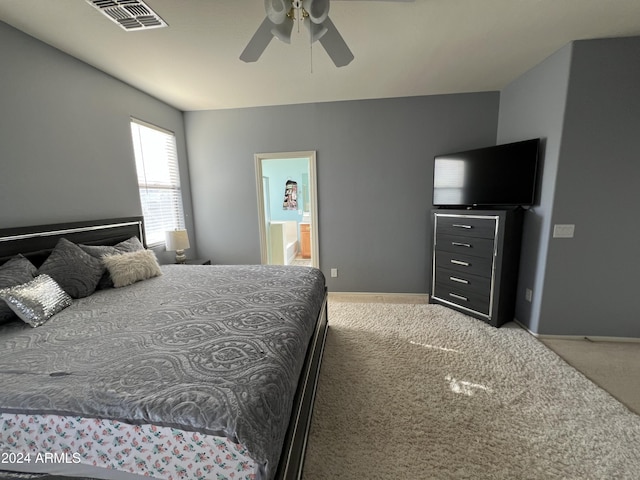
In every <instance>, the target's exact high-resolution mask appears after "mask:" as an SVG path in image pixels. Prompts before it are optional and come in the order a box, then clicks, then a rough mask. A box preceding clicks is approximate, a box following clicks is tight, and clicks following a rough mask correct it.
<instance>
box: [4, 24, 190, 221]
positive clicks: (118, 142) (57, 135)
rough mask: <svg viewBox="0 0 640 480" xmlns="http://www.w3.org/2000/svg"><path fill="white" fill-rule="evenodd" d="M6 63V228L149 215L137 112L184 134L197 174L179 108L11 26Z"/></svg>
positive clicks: (181, 147) (181, 148)
mask: <svg viewBox="0 0 640 480" xmlns="http://www.w3.org/2000/svg"><path fill="white" fill-rule="evenodd" d="M0 65H2V68H1V69H0V86H1V87H2V88H0V111H1V112H2V115H0V172H1V173H0V228H5V227H14V226H24V225H38V224H47V223H58V222H67V221H76V220H78V221H80V220H90V219H96V218H115V217H124V216H132V215H140V214H141V207H140V198H139V196H138V185H137V180H136V170H135V162H134V160H133V149H132V144H131V130H130V126H129V120H130V116H134V117H137V118H139V119H141V120H145V121H147V122H150V123H154V124H157V125H160V126H162V127H164V128H166V129H169V130H172V131H173V132H175V134H176V140H177V146H178V155H179V157H180V160H181V166H180V167H181V174H182V175H183V178H188V167H187V154H186V147H185V134H184V122H183V115H182V112H180V111H179V110H176V109H175V108H172V107H170V106H168V105H166V104H165V103H163V102H160V101H158V100H156V99H154V98H152V97H150V96H149V95H147V94H145V93H143V92H140V91H139V90H136V89H134V88H132V87H130V86H128V85H126V84H124V83H122V82H120V81H119V80H116V79H114V78H113V77H110V76H108V75H106V74H105V73H103V72H101V71H99V70H97V69H95V68H93V67H90V66H89V65H87V64H85V63H83V62H81V61H79V60H77V59H75V58H73V57H71V56H69V55H66V54H64V53H62V52H60V51H59V50H56V49H54V48H52V47H50V46H48V45H46V44H44V43H42V42H40V41H38V40H36V39H34V38H32V37H30V36H27V35H25V34H23V33H22V32H20V31H18V30H16V29H14V28H13V27H10V26H8V25H6V24H5V23H2V22H0ZM185 183H186V182H185ZM183 187H184V190H185V195H184V199H185V215H187V222H188V227H189V228H190V229H191V230H192V231H193V221H192V214H191V211H192V209H191V202H190V198H191V195H190V189H189V185H188V183H186V184H185V185H184V186H183Z"/></svg>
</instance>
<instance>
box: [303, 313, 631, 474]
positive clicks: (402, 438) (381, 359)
mask: <svg viewBox="0 0 640 480" xmlns="http://www.w3.org/2000/svg"><path fill="white" fill-rule="evenodd" d="M329 325H330V327H329V332H328V336H327V343H326V349H325V354H324V360H323V365H322V370H321V373H320V382H319V388H318V394H317V398H316V403H315V410H314V416H313V421H312V428H311V434H310V438H309V444H308V447H307V455H306V461H305V467H304V473H303V479H304V480H321V479H347V480H349V479H536V480H537V479H541V480H543V479H544V480H547V479H581V480H582V479H614V478H615V479H637V478H639V476H638V472H640V416H638V415H636V414H635V413H633V412H631V411H630V410H629V409H628V408H627V407H625V406H624V405H622V404H621V403H620V402H618V401H617V400H615V399H614V398H613V397H612V396H611V395H610V394H608V393H607V392H605V391H604V390H602V389H601V388H600V387H597V386H596V385H595V384H594V383H592V382H591V381H590V380H588V379H587V378H586V377H585V376H584V375H582V374H581V373H579V372H578V371H577V370H575V369H574V368H573V367H571V366H570V365H569V364H567V363H566V362H565V361H564V360H562V359H561V358H560V357H559V356H558V355H556V354H555V353H554V352H552V351H551V350H550V349H548V348H547V347H546V346H544V345H543V344H542V343H540V342H539V341H538V340H537V339H535V338H534V337H532V336H531V335H529V334H528V333H527V332H526V331H524V330H522V329H520V328H518V327H513V328H509V327H507V328H505V327H503V328H500V329H496V328H493V327H490V326H488V325H486V324H484V323H483V322H481V321H479V320H476V319H472V318H470V317H467V316H465V315H462V314H459V313H457V312H454V311H452V310H449V309H447V308H444V307H441V306H437V305H423V304H414V305H409V304H375V303H334V304H331V303H330V305H329Z"/></svg>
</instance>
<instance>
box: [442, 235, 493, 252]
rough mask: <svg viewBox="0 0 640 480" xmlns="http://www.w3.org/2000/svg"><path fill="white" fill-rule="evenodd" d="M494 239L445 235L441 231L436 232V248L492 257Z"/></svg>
mask: <svg viewBox="0 0 640 480" xmlns="http://www.w3.org/2000/svg"><path fill="white" fill-rule="evenodd" d="M493 242H494V241H493V239H492V238H476V237H463V236H459V235H444V234H441V233H440V231H438V233H437V234H436V245H435V248H436V250H444V251H446V252H453V253H461V254H463V255H471V256H474V257H492V256H493Z"/></svg>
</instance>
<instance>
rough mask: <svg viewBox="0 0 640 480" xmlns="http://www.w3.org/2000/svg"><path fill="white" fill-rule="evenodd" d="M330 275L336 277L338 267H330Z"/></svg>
mask: <svg viewBox="0 0 640 480" xmlns="http://www.w3.org/2000/svg"><path fill="white" fill-rule="evenodd" d="M331 276H332V277H333V278H336V277H337V276H338V269H337V268H332V269H331Z"/></svg>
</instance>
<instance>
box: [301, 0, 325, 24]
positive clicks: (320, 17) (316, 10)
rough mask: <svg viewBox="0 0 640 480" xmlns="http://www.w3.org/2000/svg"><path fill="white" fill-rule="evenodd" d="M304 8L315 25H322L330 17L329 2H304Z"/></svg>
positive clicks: (315, 0)
mask: <svg viewBox="0 0 640 480" xmlns="http://www.w3.org/2000/svg"><path fill="white" fill-rule="evenodd" d="M302 8H304V10H305V11H306V12H307V13H308V15H309V19H310V20H311V21H312V22H313V23H322V22H324V21H325V20H326V19H327V17H328V16H329V0H302Z"/></svg>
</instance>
